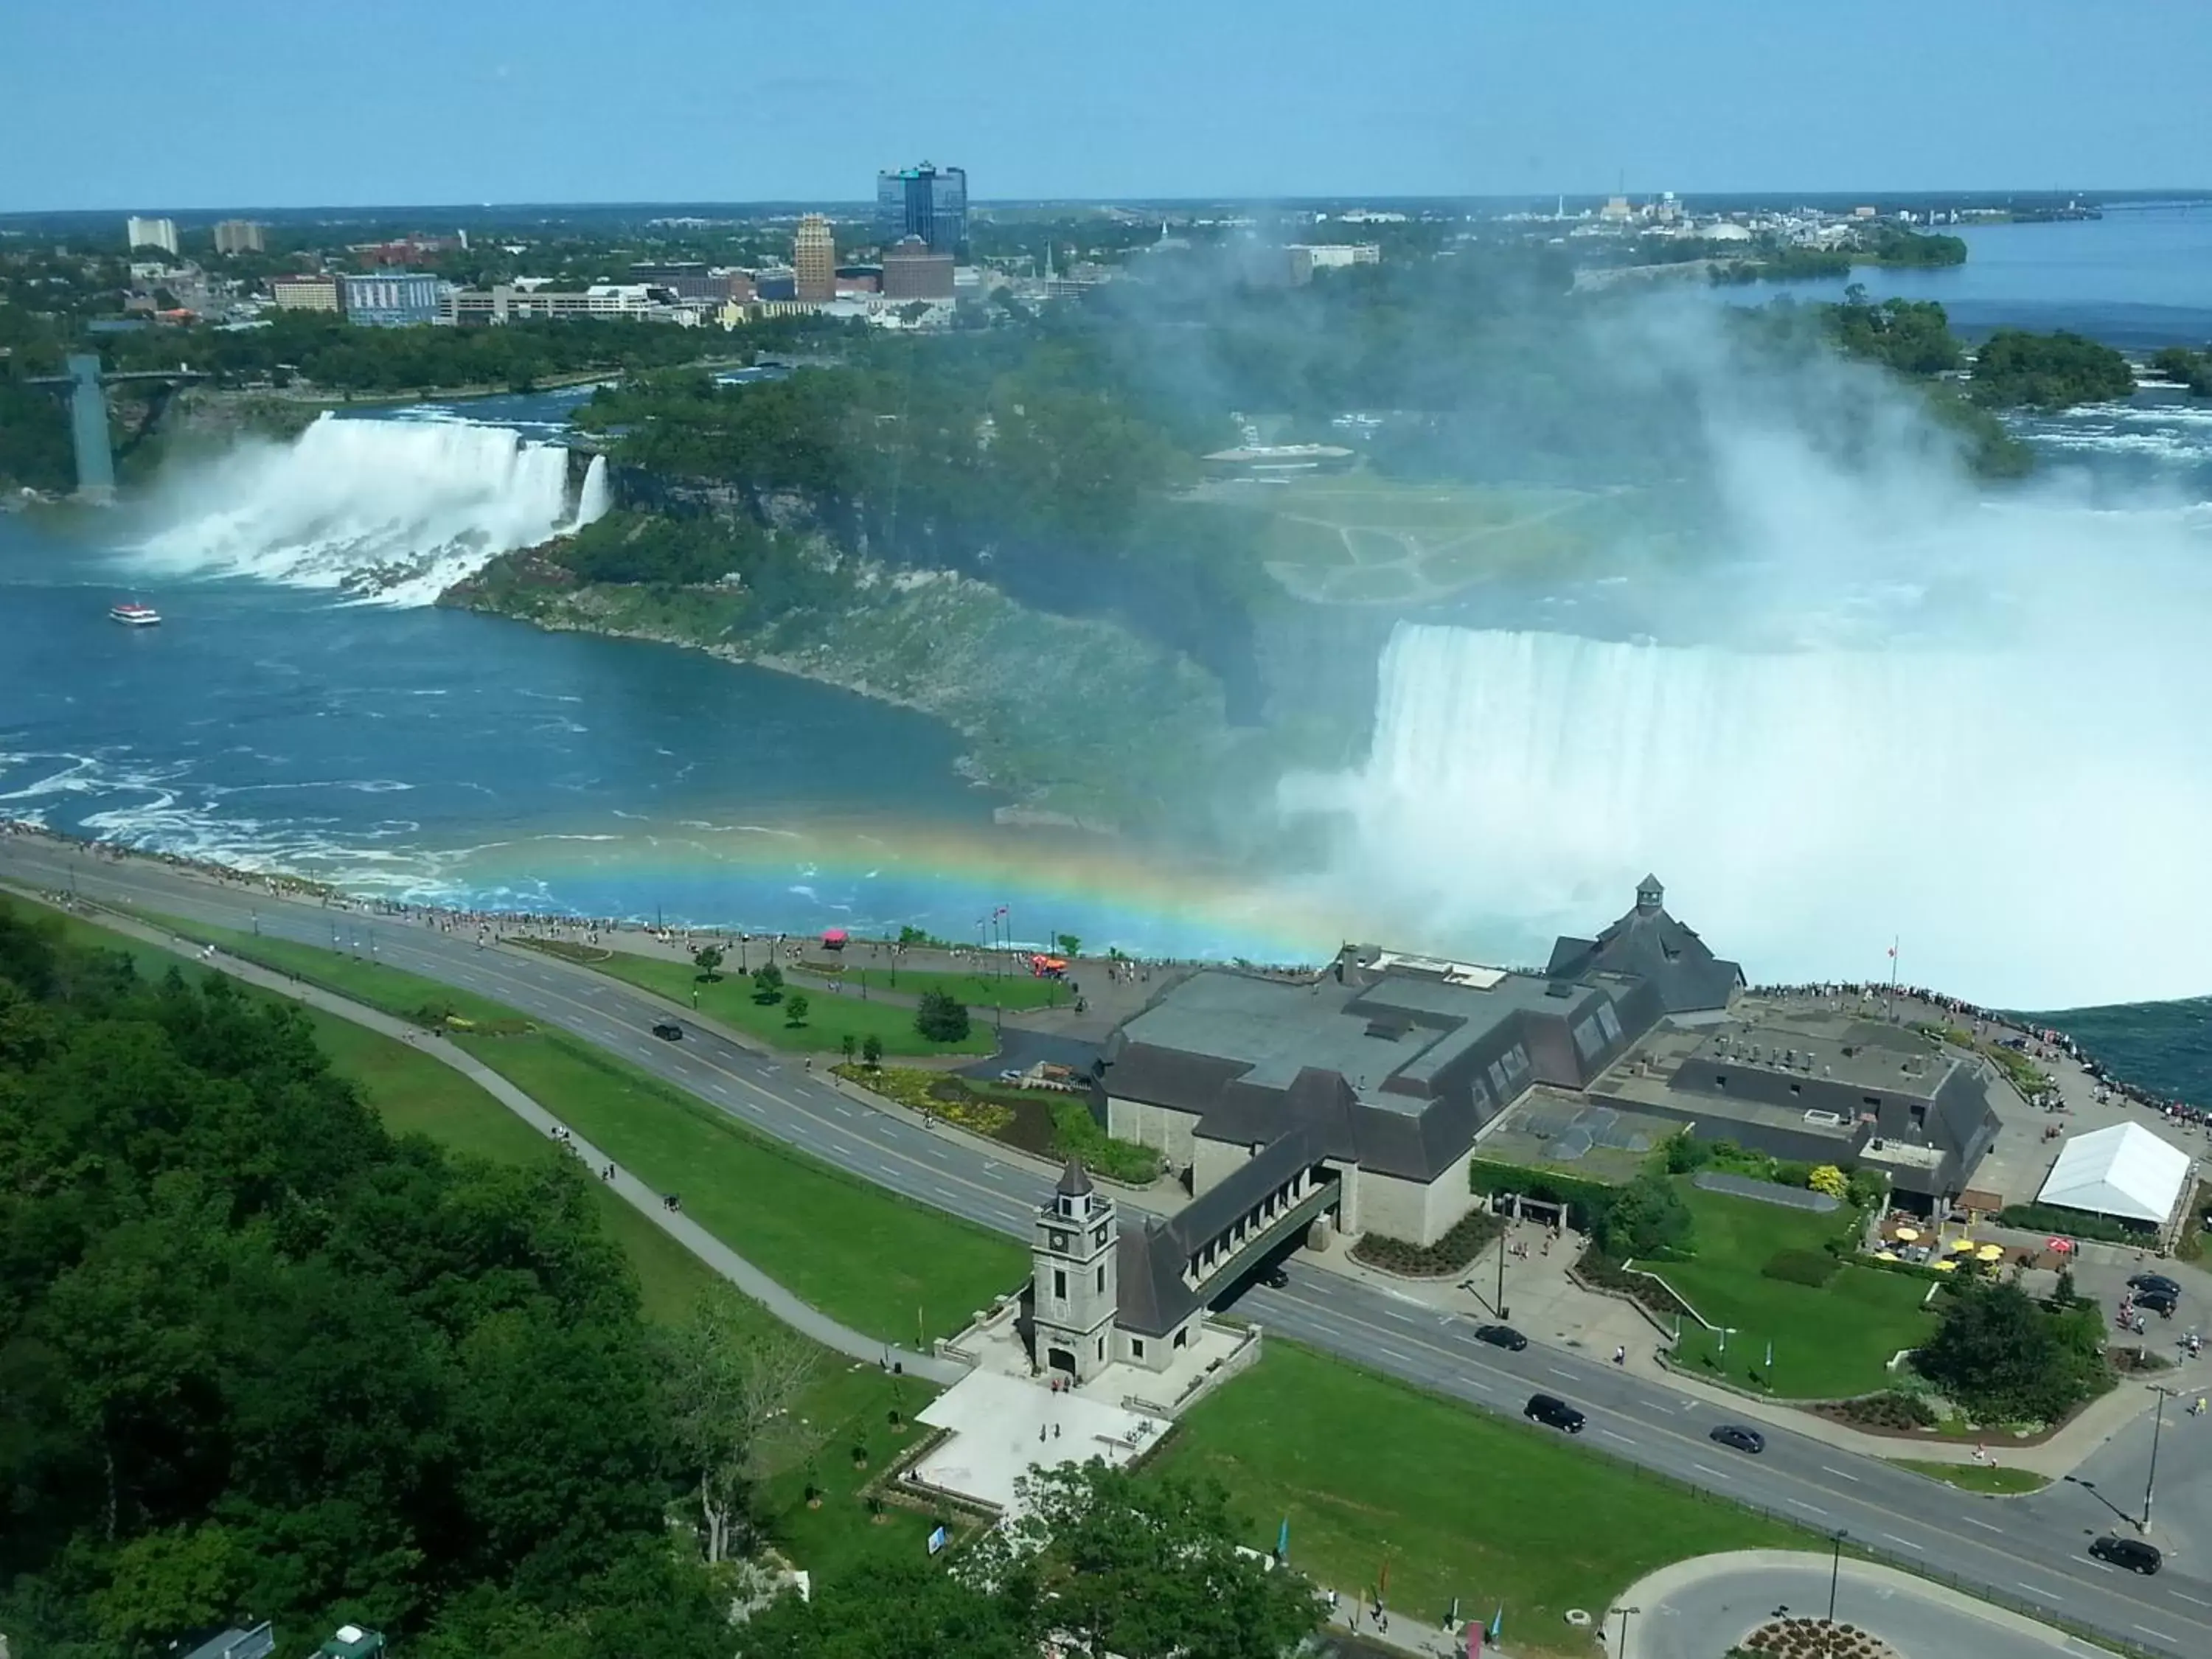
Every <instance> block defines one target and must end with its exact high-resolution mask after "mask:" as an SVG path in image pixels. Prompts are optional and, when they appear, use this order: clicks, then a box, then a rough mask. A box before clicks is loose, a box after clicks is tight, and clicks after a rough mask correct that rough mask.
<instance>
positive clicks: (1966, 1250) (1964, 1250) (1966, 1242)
mask: <svg viewBox="0 0 2212 1659" xmlns="http://www.w3.org/2000/svg"><path fill="white" fill-rule="evenodd" d="M1981 1248H1982V1247H1981V1246H1980V1245H1978V1244H1977V1243H1974V1241H1973V1240H1972V1239H1971V1238H1962V1239H1960V1241H1959V1242H1958V1243H1955V1244H1954V1245H1953V1246H1952V1247H1951V1249H1952V1251H1953V1253H1954V1254H1955V1255H1969V1254H1971V1253H1972V1252H1973V1251H1975V1250H1978V1249H1981Z"/></svg>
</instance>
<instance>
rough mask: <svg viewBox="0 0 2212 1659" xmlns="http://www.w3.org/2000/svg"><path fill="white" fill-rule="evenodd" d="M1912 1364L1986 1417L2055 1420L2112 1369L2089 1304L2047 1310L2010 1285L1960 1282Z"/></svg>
mask: <svg viewBox="0 0 2212 1659" xmlns="http://www.w3.org/2000/svg"><path fill="white" fill-rule="evenodd" d="M2084 1313H2086V1314H2087V1316H2088V1317H2087V1319H2086V1320H2084V1319H2083V1318H2082V1317H2081V1316H2082V1315H2083V1314H2084ZM1913 1364H1914V1365H1915V1366H1916V1367H1917V1369H1918V1370H1919V1371H1920V1374H1921V1375H1922V1376H1925V1377H1927V1378H1928V1379H1929V1381H1930V1382H1931V1383H1935V1384H1936V1386H1937V1387H1939V1388H1941V1389H1942V1390H1943V1391H1944V1392H1945V1393H1946V1394H1948V1395H1950V1397H1951V1398H1952V1399H1954V1400H1955V1401H1958V1402H1959V1403H1960V1405H1961V1406H1964V1407H1966V1409H1967V1410H1968V1411H1969V1412H1971V1413H1973V1415H1974V1416H1975V1417H1976V1418H1978V1419H1980V1420H1982V1421H1984V1422H2034V1423H2051V1422H2055V1421H2057V1419H2060V1418H2062V1417H2063V1416H2064V1415H2065V1414H2066V1413H2068V1412H2069V1410H2071V1409H2072V1408H2073V1407H2075V1405H2077V1404H2079V1403H2080V1402H2081V1401H2083V1400H2085V1399H2087V1397H2088V1396H2089V1395H2091V1394H2092V1393H2093V1392H2095V1391H2096V1390H2097V1389H2098V1388H2100V1386H2102V1384H2103V1383H2105V1382H2106V1380H2108V1379H2109V1376H2110V1375H2111V1373H2110V1371H2109V1370H2108V1369H2107V1368H2106V1364H2105V1360H2104V1358H2103V1353H2102V1350H2101V1328H2100V1326H2099V1324H2098V1316H2097V1311H2096V1310H2095V1308H2094V1307H2093V1306H2090V1307H2088V1308H2086V1309H2084V1308H2073V1309H2069V1310H2067V1311H2066V1312H2064V1313H2062V1314H2052V1313H2047V1312H2045V1310H2043V1309H2041V1308H2039V1307H2037V1306H2036V1305H2035V1303H2034V1301H2033V1298H2032V1297H2029V1296H2028V1294H2027V1291H2023V1290H2021V1288H2020V1286H2019V1285H2012V1284H1984V1285H1961V1286H1960V1287H1959V1288H1958V1290H1957V1291H1955V1292H1954V1294H1953V1295H1952V1296H1951V1297H1949V1298H1948V1303H1947V1304H1946V1306H1945V1307H1944V1310H1943V1318H1942V1325H1941V1326H1939V1327H1938V1328H1937V1329H1936V1334H1935V1335H1934V1336H1933V1337H1931V1338H1930V1339H1929V1341H1928V1343H1927V1345H1926V1346H1923V1348H1922V1349H1921V1350H1920V1351H1919V1352H1918V1353H1917V1354H1916V1355H1915V1356H1914V1357H1913Z"/></svg>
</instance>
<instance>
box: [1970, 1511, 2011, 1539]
mask: <svg viewBox="0 0 2212 1659" xmlns="http://www.w3.org/2000/svg"><path fill="white" fill-rule="evenodd" d="M1961 1518H1962V1519H1963V1520H1964V1521H1965V1522H1966V1524H1967V1525H1968V1526H1970V1527H1979V1528H1981V1529H1982V1530H1983V1531H1984V1532H1993V1533H1996V1534H1997V1535H1998V1536H1999V1537H2002V1536H2003V1535H2004V1528H2002V1527H1993V1526H1991V1525H1990V1523H1989V1522H1986V1521H1977V1520H1975V1519H1974V1517H1973V1516H1971V1515H1969V1516H1962V1517H1961Z"/></svg>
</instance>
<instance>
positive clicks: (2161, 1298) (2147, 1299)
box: [2136, 1291, 2181, 1319]
mask: <svg viewBox="0 0 2212 1659" xmlns="http://www.w3.org/2000/svg"><path fill="white" fill-rule="evenodd" d="M2180 1305H2181V1298H2180V1297H2177V1296H2175V1295H2174V1294H2173V1292H2172V1291H2137V1292H2136V1307H2137V1308H2138V1309H2140V1310H2142V1311H2143V1312H2145V1313H2154V1314H2157V1315H2160V1316H2161V1317H2164V1318H2166V1319H2171V1318H2172V1317H2173V1310H2175V1309H2176V1308H2178V1307H2179V1306H2180Z"/></svg>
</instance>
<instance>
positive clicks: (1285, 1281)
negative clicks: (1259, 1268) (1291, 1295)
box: [1260, 1267, 1291, 1291]
mask: <svg viewBox="0 0 2212 1659" xmlns="http://www.w3.org/2000/svg"><path fill="white" fill-rule="evenodd" d="M1260 1282H1261V1284H1262V1285H1266V1286H1267V1288H1268V1289H1269V1290H1271V1291H1287V1290H1289V1289H1290V1288H1291V1276H1290V1275H1289V1274H1288V1273H1285V1272H1284V1271H1283V1270H1282V1269H1281V1268H1280V1267H1270V1268H1268V1269H1267V1271H1266V1272H1265V1273H1261V1275H1260Z"/></svg>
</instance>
